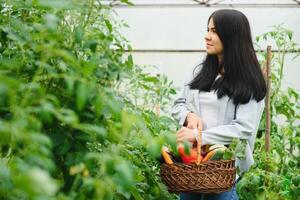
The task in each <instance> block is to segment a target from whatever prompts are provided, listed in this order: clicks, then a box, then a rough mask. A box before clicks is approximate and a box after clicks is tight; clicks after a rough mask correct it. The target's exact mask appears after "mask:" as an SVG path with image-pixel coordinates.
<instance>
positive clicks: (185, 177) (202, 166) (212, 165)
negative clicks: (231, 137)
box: [160, 130, 236, 193]
mask: <svg viewBox="0 0 300 200" xmlns="http://www.w3.org/2000/svg"><path fill="white" fill-rule="evenodd" d="M201 136H202V131H201V130H199V131H198V143H197V162H196V163H190V164H184V163H173V164H166V163H163V164H162V165H161V167H160V176H161V178H162V181H163V183H164V184H165V185H166V186H167V187H168V191H169V192H172V193H179V192H199V193H220V192H225V191H227V190H230V189H231V188H232V187H233V185H234V182H235V175H236V169H235V161H234V160H214V161H212V160H210V161H206V162H203V163H201V162H200V161H201V160H200V156H201V139H202V137H201Z"/></svg>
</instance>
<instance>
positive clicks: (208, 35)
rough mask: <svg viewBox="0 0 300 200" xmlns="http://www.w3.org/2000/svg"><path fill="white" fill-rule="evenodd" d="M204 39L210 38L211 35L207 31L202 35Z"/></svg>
mask: <svg viewBox="0 0 300 200" xmlns="http://www.w3.org/2000/svg"><path fill="white" fill-rule="evenodd" d="M204 39H205V40H211V36H210V34H209V32H207V33H206V35H205V36H204Z"/></svg>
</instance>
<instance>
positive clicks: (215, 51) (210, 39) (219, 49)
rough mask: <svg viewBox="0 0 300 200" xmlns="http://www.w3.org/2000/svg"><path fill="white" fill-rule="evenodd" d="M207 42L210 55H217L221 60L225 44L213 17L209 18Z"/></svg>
mask: <svg viewBox="0 0 300 200" xmlns="http://www.w3.org/2000/svg"><path fill="white" fill-rule="evenodd" d="M204 39H205V42H206V52H207V54H209V55H217V56H218V58H219V60H220V59H222V55H223V44H222V42H221V40H220V38H219V36H218V34H217V32H216V29H215V26H214V22H213V20H212V18H211V19H210V20H209V23H208V27H207V33H206V35H205V37H204Z"/></svg>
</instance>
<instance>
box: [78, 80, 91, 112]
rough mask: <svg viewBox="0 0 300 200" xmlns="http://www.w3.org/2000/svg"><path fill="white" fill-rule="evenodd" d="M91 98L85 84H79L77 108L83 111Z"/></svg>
mask: <svg viewBox="0 0 300 200" xmlns="http://www.w3.org/2000/svg"><path fill="white" fill-rule="evenodd" d="M88 98H89V88H88V87H87V86H86V85H85V84H84V83H78V85H77V88H76V108H77V110H78V111H82V110H83V108H84V106H85V105H86V102H87V100H88Z"/></svg>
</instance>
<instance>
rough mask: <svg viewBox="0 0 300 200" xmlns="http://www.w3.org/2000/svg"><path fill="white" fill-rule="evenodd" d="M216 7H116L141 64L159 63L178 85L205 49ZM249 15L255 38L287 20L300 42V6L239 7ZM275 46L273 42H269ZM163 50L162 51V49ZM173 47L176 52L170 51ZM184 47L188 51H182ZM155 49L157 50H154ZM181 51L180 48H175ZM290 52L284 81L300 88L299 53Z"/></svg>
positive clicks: (288, 25)
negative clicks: (294, 55) (296, 54)
mask: <svg viewBox="0 0 300 200" xmlns="http://www.w3.org/2000/svg"><path fill="white" fill-rule="evenodd" d="M282 2H283V1H282ZM216 9H220V8H219V7H218V8H214V7H203V6H202V7H201V6H187V7H186V6H183V7H180V6H177V7H167V6H163V7H160V6H156V7H147V6H145V7H143V6H142V7H134V6H133V7H126V6H125V7H115V10H116V11H117V13H118V15H119V18H121V19H123V20H124V21H126V22H127V24H128V25H129V26H130V28H124V29H122V30H121V33H122V34H123V35H124V36H125V37H126V38H127V39H128V40H129V41H130V42H131V44H132V46H133V49H135V50H142V52H135V53H134V59H135V61H136V63H138V64H149V65H156V66H157V67H158V68H159V70H160V72H161V73H164V74H166V75H168V76H169V78H170V79H172V80H173V81H174V83H175V86H177V87H179V86H181V85H182V82H183V79H184V78H183V77H184V76H183V74H185V71H186V70H189V69H191V67H192V66H193V64H194V63H195V62H196V61H197V60H201V58H203V56H204V53H200V52H188V51H204V39H203V37H204V34H205V31H206V23H207V18H208V16H209V15H210V14H211V13H212V12H213V11H214V10H216ZM237 9H238V10H240V11H242V12H243V13H244V14H245V15H246V16H247V17H248V19H249V21H250V24H251V29H252V35H253V39H254V37H255V36H256V35H259V34H262V33H265V32H267V31H270V30H271V28H270V26H272V25H276V24H281V23H284V26H285V27H286V28H288V29H291V30H292V31H293V32H294V38H295V40H296V41H297V43H299V44H300V27H299V22H300V8H299V7H291V8H288V7H283V8H279V7H276V8H275V7H274V8H272V7H261V8H259V7H245V8H243V7H239V8H237ZM270 44H271V45H272V46H273V49H274V44H272V43H270ZM160 50H162V51H160ZM168 50H171V51H173V52H167V51H168ZM182 50H185V51H186V52H180V51H182ZM153 51H154V52H153ZM176 51H178V52H176ZM291 57H292V55H291V54H290V55H289V56H288V57H287V59H286V62H285V78H284V85H283V87H284V88H286V86H288V85H289V86H293V87H295V88H297V90H298V91H300V79H299V78H298V77H299V74H300V57H298V58H297V59H296V60H294V61H291V59H290V58H291Z"/></svg>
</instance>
